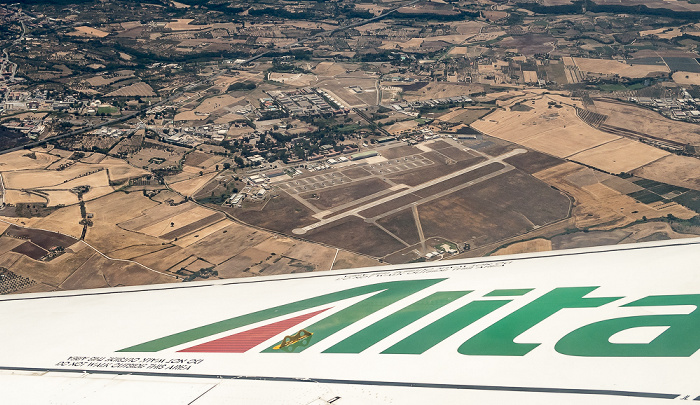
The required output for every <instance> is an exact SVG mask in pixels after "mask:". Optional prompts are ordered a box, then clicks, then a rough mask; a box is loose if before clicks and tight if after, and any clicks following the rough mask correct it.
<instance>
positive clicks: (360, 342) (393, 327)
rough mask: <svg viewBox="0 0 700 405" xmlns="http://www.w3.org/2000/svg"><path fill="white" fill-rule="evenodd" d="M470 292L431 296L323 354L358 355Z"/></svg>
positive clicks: (440, 293) (449, 292) (439, 293)
mask: <svg viewBox="0 0 700 405" xmlns="http://www.w3.org/2000/svg"><path fill="white" fill-rule="evenodd" d="M470 292H471V291H446V292H437V293H435V294H432V295H430V296H429V297H426V298H423V299H422V300H420V301H418V302H415V303H413V304H411V305H409V306H407V307H405V308H403V309H401V310H399V311H397V312H394V313H393V314H391V315H389V316H387V317H386V318H384V319H382V320H380V321H378V322H375V323H374V324H372V325H370V326H368V327H367V328H364V329H362V330H361V331H359V332H357V333H355V334H354V335H352V336H350V337H349V338H347V339H345V340H343V341H341V342H340V343H337V344H335V345H334V346H332V347H330V348H329V349H327V350H325V351H324V353H360V352H362V351H363V350H365V349H367V348H368V347H370V346H372V345H373V344H375V343H377V342H379V341H380V340H382V339H384V338H385V337H387V336H389V335H391V334H393V333H394V332H396V331H398V330H400V329H401V328H403V327H404V326H407V325H410V324H411V323H413V322H415V321H417V320H418V319H420V318H422V317H424V316H425V315H427V314H429V313H431V312H433V311H435V310H436V309H439V308H442V307H444V306H445V305H447V304H449V303H450V302H452V301H454V300H456V299H458V298H461V297H463V296H465V295H466V294H468V293H470Z"/></svg>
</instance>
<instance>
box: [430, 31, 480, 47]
mask: <svg viewBox="0 0 700 405" xmlns="http://www.w3.org/2000/svg"><path fill="white" fill-rule="evenodd" d="M473 36H474V34H468V35H462V34H455V35H439V36H436V37H430V38H426V39H427V40H429V41H445V42H447V43H450V44H454V45H459V44H461V43H463V42H465V41H466V40H468V39H470V38H472V37H473Z"/></svg>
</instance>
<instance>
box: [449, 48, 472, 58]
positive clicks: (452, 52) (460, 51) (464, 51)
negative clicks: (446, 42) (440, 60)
mask: <svg viewBox="0 0 700 405" xmlns="http://www.w3.org/2000/svg"><path fill="white" fill-rule="evenodd" d="M448 55H457V56H466V55H467V47H466V46H455V47H454V48H452V49H450V52H449V53H448Z"/></svg>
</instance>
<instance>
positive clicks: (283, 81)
mask: <svg viewBox="0 0 700 405" xmlns="http://www.w3.org/2000/svg"><path fill="white" fill-rule="evenodd" d="M69 3H70V2H67V3H65V4H63V2H57V3H55V4H54V3H51V4H42V3H41V2H39V3H34V2H30V3H27V4H22V3H15V4H12V3H3V4H2V5H0V21H1V23H2V25H3V26H4V27H8V29H7V30H3V32H2V33H0V47H1V48H2V54H1V59H0V100H1V103H0V149H1V150H0V163H1V164H0V186H2V187H1V188H2V192H3V201H2V206H3V207H5V208H3V209H7V210H9V211H8V212H7V213H6V214H3V212H2V210H0V216H5V215H7V217H8V218H20V217H22V216H28V218H33V219H32V220H33V221H44V220H42V219H41V218H49V219H50V218H54V217H53V216H56V215H59V214H61V213H63V212H64V211H63V210H68V209H70V208H71V207H76V208H80V207H82V208H81V209H80V213H79V214H80V215H79V218H78V220H76V221H73V222H75V223H76V224H78V225H80V227H79V232H78V231H76V232H77V233H76V235H75V237H76V238H78V239H80V238H82V239H83V240H90V238H91V232H93V231H94V230H95V229H97V228H95V227H96V226H99V218H100V215H99V211H100V209H99V207H93V208H90V206H91V205H94V202H96V201H102V200H103V199H108V198H117V197H110V196H111V195H117V196H120V198H124V199H132V198H136V197H134V196H135V195H137V196H141V197H142V198H144V199H145V200H142V201H141V202H140V203H139V204H145V205H144V206H149V205H150V204H156V203H157V204H160V205H159V206H162V207H166V206H167V207H170V208H162V210H165V211H163V212H166V211H168V210H177V209H180V208H177V207H182V206H188V207H190V206H192V207H197V209H200V208H201V209H203V210H204V209H205V210H207V212H210V213H212V214H209V216H208V217H207V216H205V217H203V218H200V219H198V220H196V221H193V222H191V223H187V224H185V225H183V226H182V232H179V231H177V229H179V228H178V227H177V226H178V221H177V220H169V221H168V222H164V223H165V224H166V226H165V228H166V229H169V227H171V228H173V229H171V231H170V232H161V233H158V234H155V233H154V234H153V235H150V234H149V235H150V236H152V237H153V238H156V239H157V240H158V241H160V243H162V246H171V245H172V246H173V249H175V247H176V246H177V249H180V250H182V251H183V252H190V251H189V250H187V249H188V247H187V246H190V245H188V244H191V245H192V246H195V245H198V243H194V242H195V240H197V239H198V238H199V237H200V235H204V234H207V232H209V231H211V232H212V233H211V234H212V235H214V234H216V232H215V231H216V229H218V228H217V227H218V226H223V225H221V224H220V223H219V222H214V223H210V222H208V221H210V220H211V221H213V220H214V219H212V218H216V221H220V220H221V221H223V220H224V219H225V221H234V222H235V223H237V224H239V225H240V226H246V227H250V228H246V229H249V230H250V232H254V231H253V230H256V231H255V232H257V231H260V232H262V231H265V232H274V233H275V234H279V235H284V236H285V237H288V238H292V240H294V241H297V242H298V243H302V242H303V243H309V244H312V245H314V246H316V245H315V244H318V246H327V247H330V248H331V249H338V252H340V251H343V252H346V254H347V255H355V256H353V260H355V262H353V263H355V264H357V263H364V262H362V261H361V260H360V259H359V258H360V257H361V258H362V260H369V261H371V263H374V264H376V263H406V262H415V261H426V260H427V261H432V260H441V259H443V258H447V257H455V258H458V257H471V256H479V255H488V254H498V252H501V251H504V252H510V251H515V252H520V251H531V250H548V249H554V248H562V247H577V246H584V245H586V246H587V244H588V243H594V242H590V240H591V238H592V237H591V235H593V234H594V233H595V234H596V235H607V236H605V237H606V238H608V237H609V241H610V243H623V242H622V241H623V240H625V241H626V240H627V239H625V238H622V239H619V238H617V235H621V234H623V233H625V234H626V232H628V231H627V230H628V229H635V231H634V232H632V231H630V232H631V233H630V235H637V234H639V235H646V236H639V238H640V239H644V238H647V237H649V238H652V239H653V238H661V239H663V238H672V237H681V236H679V235H694V234H696V233H697V232H698V229H699V227H700V224H696V222H697V221H698V220H700V219H694V218H700V217H697V215H698V213H699V212H700V179H698V178H697V173H698V172H700V159H699V158H700V126H699V124H700V53H699V51H700V24H699V23H698V22H697V21H700V5H698V4H694V2H685V1H682V0H681V1H673V2H671V1H666V0H655V1H654V2H652V3H650V5H649V6H648V7H646V8H641V7H626V6H619V5H614V4H610V2H608V1H606V0H589V1H587V2H585V4H584V3H581V2H568V1H566V0H562V1H556V2H552V1H549V0H543V1H537V2H535V1H532V2H516V1H510V0H502V1H495V0H483V1H481V0H480V1H476V2H442V1H429V0H425V1H423V0H417V1H410V2H408V1H406V2H402V1H393V0H370V1H360V0H358V1H347V2H345V1H344V2H313V1H308V2H262V3H260V2H246V1H242V2H239V3H235V2H234V3H221V2H216V1H213V0H210V1H207V0H196V1H195V0H191V1H185V0H183V1H170V0H157V1H156V2H155V3H157V4H156V5H154V6H152V7H151V6H147V5H145V4H140V3H136V2H130V1H126V0H124V1H122V0H119V1H116V2H99V3H95V4H93V5H91V6H87V5H81V4H69ZM550 3H552V4H550ZM553 3H556V4H553ZM2 156H7V157H8V159H9V158H10V157H12V159H16V160H17V162H20V161H22V162H24V163H23V164H24V166H23V165H22V164H19V163H17V162H15V161H14V160H13V161H11V162H10V161H8V163H7V164H6V165H5V164H4V163H2V159H1V158H2ZM40 162H45V164H44V163H41V164H40ZM3 165H5V166H3ZM36 170H42V171H43V172H46V173H50V176H48V177H46V178H47V179H48V178H54V177H55V178H56V179H58V178H59V177H60V181H58V180H56V181H55V182H53V180H51V181H49V180H47V182H46V183H44V182H39V183H36V185H32V184H34V183H28V184H29V185H27V184H23V183H22V182H20V181H19V180H15V178H16V177H17V176H20V175H21V174H22V173H23V172H25V171H26V172H27V176H29V173H34V171H36ZM51 176H53V177H51ZM61 176H63V177H61ZM91 176H94V177H97V176H106V177H104V178H102V179H101V180H99V181H97V180H94V181H93V180H90V181H88V180H89V179H92V177H91ZM91 181H93V182H92V183H91ZM83 182H84V184H83ZM69 186H70V187H69ZM76 186H79V187H78V188H76ZM136 205H138V204H136ZM86 207H87V208H86ZM83 211H84V212H83ZM88 214H90V215H94V216H91V217H88ZM61 215H63V214H61ZM66 215H67V214H66ZM173 215H174V216H173V218H175V217H177V216H176V215H175V214H173ZM178 218H179V217H178ZM208 218H209V219H208ZM49 219H46V220H45V221H53V220H52V219H51V220H49ZM19 221H20V222H21V221H22V220H19ZM129 221H131V220H124V223H121V222H120V223H119V224H115V225H114V226H118V227H119V229H124V230H125V232H126V231H129V232H136V231H134V230H133V229H132V228H130V226H131V222H129ZM199 221H201V222H199ZM693 221H696V222H693ZM24 222H25V224H26V223H27V222H26V221H24ZM58 222H60V221H58V220H56V221H55V222H51V223H52V224H53V223H58ZM216 224H219V225H216ZM20 225H21V224H20ZM47 226H48V225H47ZM634 227H637V228H639V230H637V228H634ZM134 229H136V228H134ZM139 229H140V228H139ZM205 231H206V232H205ZM159 232H160V231H159ZM246 232H247V231H246ZM649 235H653V236H649ZM626 238H627V237H626ZM629 238H632V236H629ZM596 240H608V239H605V238H603V239H600V238H598V239H596ZM1 241H2V236H0V242H1ZM183 241H185V242H183ZM297 242H295V243H297ZM596 243H597V242H596ZM185 245H187V246H185ZM250 248H251V249H253V248H252V247H250ZM42 249H43V248H42ZM255 249H258V248H255ZM44 250H46V249H44ZM178 251H179V250H178ZM268 253H269V252H268ZM36 254H37V255H38V254H39V253H38V252H37V253H36ZM182 254H183V255H184V254H185V253H182ZM188 254H190V253H188ZM198 254H199V256H198ZM251 254H252V253H251ZM276 255H277V254H275V255H268V256H265V257H267V259H265V258H263V259H264V260H257V259H255V260H253V259H250V260H253V262H252V264H251V265H250V266H244V267H243V268H238V267H235V266H233V265H231V266H229V264H226V265H225V264H224V261H217V260H218V259H217V258H210V257H208V256H206V255H205V254H204V253H202V252H200V253H191V254H190V256H188V257H191V258H195V257H196V258H197V259H196V260H195V261H193V262H192V263H197V264H192V265H191V266H189V265H186V266H180V265H177V266H176V265H175V264H173V265H172V266H171V267H168V268H164V269H163V271H165V272H169V273H168V274H170V273H172V274H173V275H174V276H175V277H179V276H182V275H183V274H186V275H187V277H189V278H188V279H191V277H190V276H192V275H193V274H195V273H196V274H195V275H194V276H192V277H194V278H196V277H200V276H201V275H202V274H204V275H207V276H209V275H211V274H213V273H212V272H213V271H217V272H218V273H219V274H222V275H226V274H229V275H235V276H240V275H245V274H243V273H248V275H249V274H250V271H252V270H250V269H253V268H255V269H257V270H256V271H258V272H260V271H263V270H262V269H263V268H267V267H265V266H273V264H274V263H277V262H275V261H274V260H275V259H276V258H275V257H273V256H276ZM63 256H66V254H64V255H63ZM63 256H62V257H63ZM37 257H48V256H46V255H43V256H37ZM125 257H126V258H128V259H129V260H134V261H135V262H139V260H140V259H138V258H137V257H136V256H128V257H127V256H125ZM255 257H257V256H255ZM0 259H1V255H0ZM55 260H57V259H51V261H55ZM183 260H184V259H183ZM188 260H189V259H188ZM222 260H223V259H222ZM285 260H286V259H285ZM290 260H291V259H290ZM294 260H301V259H298V258H295V259H294ZM319 260H320V259H319ZM258 262H260V263H258ZM301 262H304V263H305V264H303V265H301V264H300V266H302V267H303V268H306V269H311V268H314V269H315V268H317V265H316V264H308V263H307V262H306V261H304V260H301ZM301 262H300V263H301ZM349 262H351V260H350V259H348V263H349ZM183 263H184V262H183ZM293 263H297V262H294V261H293ZM367 263H370V262H367ZM200 265H201V266H200ZM173 266H174V267H173ZM178 266H180V268H177V267H178ZM188 266H189V267H188ZM198 266H200V267H201V268H198ZM227 266H229V267H227ZM256 266H258V267H256ZM304 266H305V267H304ZM273 267H274V266H273ZM183 268H188V269H189V270H187V271H185V270H182V269H183ZM246 268H247V270H246ZM201 269H206V271H204V272H203V273H197V271H199V270H201ZM244 270H245V271H244ZM188 271H189V273H188ZM280 271H281V270H280ZM183 272H184V273H183ZM27 277H29V276H27ZM29 278H31V277H29Z"/></svg>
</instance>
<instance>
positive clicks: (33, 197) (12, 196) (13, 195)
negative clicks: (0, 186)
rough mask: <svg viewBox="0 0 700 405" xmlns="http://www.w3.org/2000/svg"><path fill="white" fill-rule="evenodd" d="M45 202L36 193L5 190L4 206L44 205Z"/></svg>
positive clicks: (43, 198) (44, 198) (44, 199)
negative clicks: (22, 204)
mask: <svg viewBox="0 0 700 405" xmlns="http://www.w3.org/2000/svg"><path fill="white" fill-rule="evenodd" d="M46 200H47V199H46V197H42V196H41V195H39V194H36V193H27V192H25V191H20V190H5V203H6V204H13V205H14V204H20V203H46Z"/></svg>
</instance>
